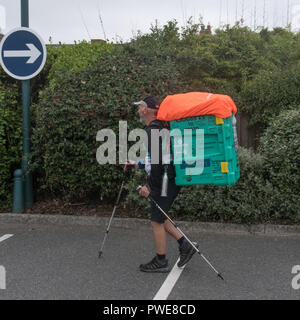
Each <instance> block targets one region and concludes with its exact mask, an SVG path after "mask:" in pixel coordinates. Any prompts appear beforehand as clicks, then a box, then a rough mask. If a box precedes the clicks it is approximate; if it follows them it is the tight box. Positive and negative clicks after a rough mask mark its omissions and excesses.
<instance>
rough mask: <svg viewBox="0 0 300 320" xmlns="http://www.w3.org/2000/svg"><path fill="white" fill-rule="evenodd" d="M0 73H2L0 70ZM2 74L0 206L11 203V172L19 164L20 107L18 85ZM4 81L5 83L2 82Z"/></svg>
mask: <svg viewBox="0 0 300 320" xmlns="http://www.w3.org/2000/svg"><path fill="white" fill-rule="evenodd" d="M0 73H2V72H1V71H0ZM7 78H8V77H6V76H5V75H4V74H2V75H1V80H0V207H2V208H8V207H9V206H10V205H11V203H12V189H13V172H14V170H15V169H17V168H19V167H20V165H21V156H22V109H21V108H20V105H19V104H18V93H19V92H18V91H19V90H18V86H17V84H16V83H14V82H12V81H11V80H8V79H7ZM2 81H4V82H6V85H4V84H3V82H2Z"/></svg>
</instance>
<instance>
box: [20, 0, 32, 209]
mask: <svg viewBox="0 0 300 320" xmlns="http://www.w3.org/2000/svg"><path fill="white" fill-rule="evenodd" d="M28 2H29V0H21V26H22V27H27V28H29V4H28ZM22 102H23V158H22V170H23V173H24V202H25V203H24V205H25V209H31V208H32V205H33V196H32V173H31V172H30V171H29V170H28V158H29V154H30V80H23V81H22Z"/></svg>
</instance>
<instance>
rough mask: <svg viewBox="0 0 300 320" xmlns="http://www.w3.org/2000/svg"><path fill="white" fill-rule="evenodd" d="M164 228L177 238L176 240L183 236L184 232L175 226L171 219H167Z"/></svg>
mask: <svg viewBox="0 0 300 320" xmlns="http://www.w3.org/2000/svg"><path fill="white" fill-rule="evenodd" d="M164 228H165V231H166V232H168V234H169V235H171V236H172V237H173V238H175V240H177V241H178V240H179V239H181V238H182V237H183V236H182V234H181V233H180V232H179V231H178V230H177V229H176V228H175V227H174V225H173V224H172V223H171V222H170V221H169V220H166V221H165V223H164Z"/></svg>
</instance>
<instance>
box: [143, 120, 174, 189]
mask: <svg viewBox="0 0 300 320" xmlns="http://www.w3.org/2000/svg"><path fill="white" fill-rule="evenodd" d="M162 129H168V128H167V127H166V126H165V125H164V122H162V121H159V120H154V121H152V122H151V123H150V124H149V125H148V126H147V127H146V132H147V135H148V155H147V159H146V163H145V165H146V171H147V173H148V184H149V186H150V188H151V193H152V194H153V195H155V194H156V195H158V194H160V193H161V186H162V178H163V174H164V170H165V169H164V164H163V162H162V159H163V153H162V145H163V142H162V140H163V139H162V137H160V138H159V140H158V141H159V143H158V144H157V145H155V146H154V147H153V150H152V149H151V147H152V144H153V143H154V142H153V141H152V135H151V131H152V130H156V133H158V132H159V131H160V130H162ZM164 147H165V146H164ZM169 147H170V146H169ZM152 152H155V155H154V154H153V153H152ZM155 159H157V160H158V161H157V162H158V163H154V160H155ZM147 167H148V168H147ZM167 169H168V171H167V172H168V178H169V187H172V186H173V185H174V186H175V170H174V167H173V165H172V161H171V162H170V164H168V165H167Z"/></svg>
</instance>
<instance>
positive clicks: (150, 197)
mask: <svg viewBox="0 0 300 320" xmlns="http://www.w3.org/2000/svg"><path fill="white" fill-rule="evenodd" d="M141 188H142V186H138V187H137V189H136V190H137V191H139V190H140V189H141ZM148 198H149V199H150V200H151V201H152V202H153V203H154V204H155V205H156V207H157V208H158V209H159V210H160V211H161V212H162V213H163V214H164V215H165V216H166V218H167V219H168V220H169V221H170V222H171V223H172V224H173V226H174V227H175V228H176V229H177V230H178V231H179V232H180V233H181V234H182V235H183V236H184V238H185V239H186V240H187V241H188V243H189V244H190V245H191V246H192V247H193V248H194V249H195V250H196V251H197V253H198V254H199V255H200V256H201V257H202V258H203V259H204V261H205V262H206V263H207V264H208V265H209V266H210V267H211V269H213V270H214V272H215V273H216V274H217V275H218V277H219V278H221V279H222V280H223V281H225V280H224V278H223V277H222V275H221V273H220V272H218V271H217V270H216V268H215V267H214V266H213V265H212V264H211V263H210V262H209V261H208V260H207V259H206V258H205V256H204V255H203V254H202V253H201V252H200V251H199V250H198V248H197V247H196V246H195V245H194V244H193V242H192V241H191V240H190V239H189V238H188V237H187V236H186V235H185V234H184V233H183V231H182V230H181V229H180V228H179V227H178V226H177V225H176V224H175V223H174V222H173V220H172V219H171V218H170V217H169V216H168V215H167V214H166V213H165V211H164V210H163V209H162V208H161V207H160V206H159V205H158V203H157V202H156V201H155V200H154V199H153V198H152V196H151V195H149V196H148Z"/></svg>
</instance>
